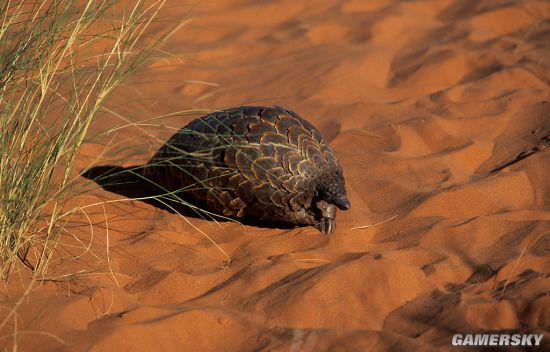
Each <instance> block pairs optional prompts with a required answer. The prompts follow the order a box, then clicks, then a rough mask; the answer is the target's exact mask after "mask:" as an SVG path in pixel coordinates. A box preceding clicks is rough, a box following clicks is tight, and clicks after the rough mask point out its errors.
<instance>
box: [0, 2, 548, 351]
mask: <svg viewBox="0 0 550 352" xmlns="http://www.w3.org/2000/svg"><path fill="white" fill-rule="evenodd" d="M260 4H261V5H260ZM170 7H171V8H170V11H169V13H167V15H168V16H174V14H176V13H182V14H183V13H184V12H185V11H187V10H188V8H186V7H184V6H182V5H179V2H177V1H173V2H172V4H171V5H170ZM192 17H193V21H192V22H191V23H190V24H189V25H188V26H187V27H185V29H184V30H183V31H182V32H181V33H180V34H179V35H178V36H177V37H176V38H175V39H174V40H172V41H171V43H170V44H169V45H168V48H167V50H175V51H176V52H178V53H183V54H184V55H183V57H184V64H183V65H182V64H181V62H180V61H179V60H178V59H177V58H175V57H171V58H167V59H166V60H162V61H159V62H157V63H156V64H155V65H153V67H151V68H150V69H148V70H147V71H146V72H145V73H143V74H141V75H140V76H139V77H136V78H135V79H134V80H133V81H131V82H130V85H129V86H127V87H126V89H123V90H121V91H119V92H118V93H117V95H116V96H115V97H114V98H113V99H112V101H111V102H110V104H111V106H112V107H113V108H114V109H116V111H117V112H119V113H120V114H124V115H127V116H130V117H131V118H133V119H134V120H137V119H145V118H148V117H151V116H154V115H159V114H162V113H168V112H172V111H178V110H183V109H191V108H209V107H221V106H232V105H240V104H275V105H282V106H285V107H288V108H291V109H294V110H296V111H297V112H299V113H300V114H301V115H302V116H304V117H306V118H308V119H309V120H310V121H312V122H313V123H314V124H315V125H316V126H318V128H319V129H320V130H321V132H323V133H324V134H325V135H326V137H327V138H328V139H329V140H330V143H331V145H332V146H333V148H334V150H335V151H336V153H337V154H338V155H339V157H340V158H341V162H342V164H343V168H344V171H345V176H346V181H347V185H348V194H349V197H350V200H351V203H352V208H351V210H350V211H348V212H339V213H338V222H337V224H338V227H337V230H336V232H335V233H334V234H333V235H331V236H323V235H321V234H319V233H318V232H317V231H316V230H315V229H313V228H300V229H292V230H284V229H269V228H256V227H251V226H244V227H243V226H240V225H238V224H233V223H222V224H221V226H220V225H217V224H215V223H213V222H209V221H203V220H200V219H196V218H188V219H187V220H185V219H182V218H180V217H179V216H178V215H175V214H172V213H170V212H168V211H165V210H161V209H158V208H157V207H155V206H153V205H151V204H147V203H144V202H141V201H138V200H133V201H125V202H117V203H109V204H106V205H104V206H95V207H91V208H87V214H86V216H88V217H89V219H90V221H91V222H92V223H93V224H95V227H94V229H95V230H94V233H93V241H91V245H90V250H89V251H84V250H83V248H82V245H78V242H77V241H76V240H75V239H70V238H68V239H66V244H67V245H65V246H62V247H61V248H60V249H59V253H58V257H57V258H58V260H57V261H56V262H55V263H54V265H53V266H52V274H51V275H52V278H51V279H52V280H51V281H46V282H44V283H43V284H42V285H40V286H37V287H35V289H33V291H32V292H31V294H30V298H29V299H27V300H25V301H24V303H23V304H22V306H21V308H20V320H19V323H18V329H19V331H21V332H24V331H30V332H28V333H21V334H20V336H19V340H18V342H19V344H20V347H21V349H22V350H92V351H152V350H166V351H169V350H182V351H183V350H189V351H191V350H199V349H201V350H226V351H246V350H258V349H260V350H262V349H265V350H276V351H279V350H284V351H302V350H303V351H314V350H315V351H320V350H336V347H339V348H340V350H361V351H364V350H372V351H382V350H393V351H403V350H406V349H408V350H411V351H415V350H422V351H431V350H433V351H437V350H449V351H451V350H452V351H458V350H460V349H457V348H453V347H451V346H450V341H451V336H452V335H453V334H454V333H463V334H464V333H473V332H481V331H485V330H488V331H501V330H506V331H508V330H513V331H517V330H521V331H529V332H537V333H545V334H546V337H545V339H546V343H550V335H549V329H550V297H549V295H548V293H549V292H550V279H549V275H550V274H549V271H550V270H548V269H549V268H550V261H549V251H550V182H548V173H549V172H550V153H549V152H548V150H550V149H545V147H546V146H548V145H549V144H550V141H549V138H550V137H549V135H550V101H549V99H550V91H549V83H550V46H549V45H550V44H549V43H550V20H549V18H550V4H549V3H548V2H546V1H536V0H533V1H506V0H492V1H490V0H489V1H469V0H468V1H466V0H454V1H439V0H438V1H397V0H388V1H383V0H377V1H363V0H348V1H345V0H327V1H291V0H276V1H266V2H259V1H253V0H231V1H229V0H223V1H218V2H216V3H213V2H203V3H200V4H199V5H198V7H196V8H194V9H193V10H192ZM205 82H206V83H205ZM190 119H192V117H191V116H174V117H170V118H166V119H164V120H163V122H162V123H163V124H164V125H165V127H162V128H158V127H152V126H145V127H143V128H144V129H145V130H146V131H147V132H148V133H149V135H146V134H145V133H144V132H143V131H141V130H139V129H137V128H126V129H121V130H119V131H118V132H117V133H116V134H115V135H112V136H108V137H109V138H106V139H105V140H100V141H97V142H91V143H89V144H87V145H86V146H85V147H84V148H83V151H82V155H81V161H80V165H81V168H82V169H85V168H87V167H88V166H89V165H90V162H91V161H92V160H93V159H94V158H95V157H97V155H98V154H100V153H101V152H102V151H104V150H105V145H106V144H107V143H108V142H109V143H111V146H112V145H114V146H115V147H125V146H131V147H132V148H131V149H130V150H126V149H123V150H122V151H120V150H118V149H117V150H118V152H117V153H111V152H107V153H106V154H105V156H104V159H102V160H100V161H98V162H97V164H99V165H116V166H122V167H128V166H131V165H136V164H143V163H144V162H146V161H147V160H148V158H149V157H150V156H151V155H152V154H153V152H154V151H155V150H156V148H158V147H159V146H160V145H161V143H162V141H163V140H165V139H166V138H167V137H168V136H170V135H171V134H172V133H173V130H172V129H170V128H167V127H166V126H173V127H179V126H182V125H184V124H185V123H186V122H187V121H189V120H190ZM100 122H101V123H100V124H99V125H97V126H95V128H96V131H97V130H101V129H102V128H106V127H110V126H112V125H113V124H115V123H120V122H121V121H120V120H118V119H117V118H115V117H113V116H103V117H102V119H101V120H100ZM136 136H138V137H136ZM115 149H116V148H115ZM115 149H111V151H112V150H115ZM119 193H120V192H119ZM123 197H124V196H123V195H121V194H118V193H116V192H109V191H107V190H104V189H101V188H96V189H95V190H94V191H92V192H90V194H88V195H86V196H81V197H79V198H77V199H75V200H74V201H75V203H78V204H90V203H93V202H100V201H103V200H113V199H121V198H123ZM395 216H397V217H395ZM389 218H393V219H392V220H390V221H387V222H385V223H382V224H379V225H377V226H374V227H370V228H364V229H354V228H355V227H359V226H364V225H369V224H373V223H376V222H379V221H382V220H385V219H389ZM73 222H74V223H73V225H74V234H75V236H76V238H78V239H80V240H81V241H82V242H83V243H84V244H88V243H90V240H91V237H90V231H89V227H88V226H87V222H88V220H87V219H86V217H85V216H84V215H82V216H79V217H77V218H75V219H73ZM195 227H197V228H198V229H200V231H202V232H203V233H204V234H206V235H208V236H209V237H210V239H211V240H212V241H213V242H215V243H216V244H217V245H214V244H213V243H212V241H210V240H209V239H208V238H206V236H205V235H204V234H201V233H200V232H199V231H198V230H197V229H195ZM71 243H72V244H76V246H74V247H71V246H69V245H68V244H71ZM218 246H219V248H218ZM220 249H221V250H223V251H224V252H225V253H227V255H228V256H229V257H230V259H231V263H230V265H229V266H228V258H227V257H226V255H224V253H223V252H222V251H221V250H220ZM75 256H77V258H75ZM107 259H108V260H107ZM79 271H82V272H80V273H79V274H77V275H71V276H63V274H65V273H74V272H79ZM21 275H23V277H24V275H25V274H21ZM18 280H19V276H18V275H16V276H14V279H13V280H12V281H11V283H10V285H11V286H13V287H16V286H17V285H18V282H17V281H18ZM19 285H20V284H19ZM12 292H13V291H12ZM16 300H17V295H15V294H12V295H11V296H10V297H8V302H7V304H6V306H7V307H9V306H10V304H13V302H15V301H16ZM0 314H1V313H0ZM12 328H13V326H11V327H7V328H6V329H7V331H4V332H3V333H2V334H4V335H7V334H9V333H10V329H12ZM6 329H5V330H6ZM37 332H42V333H41V334H39V333H37ZM46 333H47V334H51V335H46ZM53 335H55V336H56V338H54V337H52V336H53ZM61 340H62V341H63V343H61V342H60V341H61ZM2 343H6V344H7V346H9V345H10V344H11V343H12V340H11V337H10V338H6V339H4V340H2Z"/></svg>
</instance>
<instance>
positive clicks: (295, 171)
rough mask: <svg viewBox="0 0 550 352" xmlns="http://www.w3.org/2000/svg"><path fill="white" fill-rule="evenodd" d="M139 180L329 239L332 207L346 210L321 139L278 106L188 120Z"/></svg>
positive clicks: (337, 172) (339, 177)
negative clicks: (311, 229)
mask: <svg viewBox="0 0 550 352" xmlns="http://www.w3.org/2000/svg"><path fill="white" fill-rule="evenodd" d="M143 174H144V176H145V177H147V178H148V179H150V180H151V181H152V182H154V183H155V184H157V185H159V186H161V187H162V188H163V189H165V190H166V191H171V192H185V193H187V194H188V195H191V197H192V198H194V199H195V200H196V201H198V202H200V203H202V204H204V205H206V206H207V207H208V208H209V209H211V210H213V211H215V212H218V213H221V214H223V215H225V216H228V217H231V218H234V219H243V218H247V217H249V218H254V219H256V220H260V221H266V222H267V221H269V222H275V223H286V224H291V225H296V226H308V225H310V226H314V227H315V228H317V229H318V230H319V231H321V232H322V233H331V232H333V231H334V228H335V217H336V207H338V208H340V209H343V210H347V209H349V207H350V203H349V201H348V199H347V196H346V190H345V184H344V177H343V173H342V168H341V167H340V165H339V163H338V160H337V159H336V156H335V155H334V152H333V151H332V149H331V148H330V147H329V146H328V143H327V142H326V140H325V139H324V138H323V137H322V136H321V134H320V133H319V131H318V130H317V129H316V128H315V127H314V126H313V125H312V124H310V123H309V122H308V121H306V120H305V119H303V118H302V117H300V116H298V115H297V114H296V113H294V112H292V111H289V110H285V109H283V108H280V107H254V106H242V107H236V108H230V109H226V110H221V111H217V112H213V113H211V114H208V115H206V116H204V117H201V118H199V119H196V120H193V121H192V122H191V123H189V124H188V125H187V126H185V127H183V128H182V129H181V130H179V131H178V132H177V133H176V134H174V135H173V136H172V137H171V138H170V139H169V140H168V141H167V142H166V144H164V145H163V146H162V147H161V148H160V149H159V150H158V151H157V153H156V154H155V155H154V156H153V158H152V159H151V160H150V161H149V163H148V164H147V165H146V167H145V168H144V170H143Z"/></svg>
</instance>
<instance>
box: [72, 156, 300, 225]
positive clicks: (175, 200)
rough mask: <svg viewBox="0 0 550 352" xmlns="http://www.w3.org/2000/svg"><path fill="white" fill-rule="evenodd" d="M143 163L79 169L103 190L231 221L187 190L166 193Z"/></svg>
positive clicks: (192, 214) (168, 208)
mask: <svg viewBox="0 0 550 352" xmlns="http://www.w3.org/2000/svg"><path fill="white" fill-rule="evenodd" d="M143 167H144V166H141V165H136V166H131V167H127V168H125V167H121V166H114V165H102V166H94V167H91V168H89V169H87V170H85V171H84V172H82V174H81V176H83V177H85V178H87V179H89V180H91V181H94V182H95V183H97V184H98V185H99V186H101V187H102V188H103V189H104V190H106V191H109V192H113V193H116V194H119V195H122V196H124V197H126V198H130V199H134V200H136V201H141V202H144V203H147V204H150V205H152V206H154V207H156V208H158V209H162V210H166V211H168V212H170V213H172V214H176V213H178V214H180V215H182V216H187V217H192V218H197V219H204V220H210V221H214V220H216V221H220V222H227V221H230V219H227V218H225V217H223V216H221V215H218V214H216V213H214V212H212V211H211V210H210V209H208V207H207V206H206V205H205V204H201V203H198V202H197V201H196V200H195V199H193V198H192V197H191V196H190V195H189V194H186V193H184V192H180V193H177V194H176V195H170V194H167V193H169V192H167V191H166V190H164V189H162V188H161V187H159V186H157V185H155V183H154V182H153V181H151V180H149V179H147V178H146V177H145V176H143V175H142V174H141V171H142V170H143ZM239 221H240V222H241V223H243V224H246V225H252V226H256V227H263V228H279V229H290V228H294V227H295V226H292V225H289V224H285V223H280V222H265V221H260V220H258V219H255V218H252V217H248V218H244V219H239Z"/></svg>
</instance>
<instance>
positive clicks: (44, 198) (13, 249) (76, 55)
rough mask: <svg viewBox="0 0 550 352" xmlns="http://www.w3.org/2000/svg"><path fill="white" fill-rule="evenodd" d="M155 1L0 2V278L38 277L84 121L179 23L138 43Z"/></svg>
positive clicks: (68, 189)
mask: <svg viewBox="0 0 550 352" xmlns="http://www.w3.org/2000/svg"><path fill="white" fill-rule="evenodd" d="M164 2H165V1H153V2H150V1H149V2H147V3H145V2H144V1H141V0H137V1H135V2H129V3H128V4H130V5H128V7H122V6H121V5H120V4H118V3H117V1H94V0H83V1H82V0H80V1H77V0H51V1H11V0H6V1H2V2H0V155H1V156H2V157H1V159H0V276H1V277H2V278H7V276H8V274H9V273H10V270H11V268H13V265H14V263H15V262H16V261H17V260H21V261H22V262H23V263H25V264H26V265H27V266H29V267H30V268H32V270H33V271H34V274H35V275H43V274H44V273H45V271H46V268H47V267H48V263H49V262H50V259H51V257H52V253H53V250H54V248H55V246H56V244H57V243H59V240H60V238H61V236H62V235H63V234H64V233H65V232H66V229H65V228H64V226H63V224H64V223H65V222H66V221H68V217H70V215H71V214H72V213H74V212H72V211H70V210H69V211H68V210H67V209H65V205H66V204H67V201H68V199H70V197H71V195H72V194H74V192H75V189H74V185H75V182H74V181H75V179H76V177H75V170H74V166H75V159H76V157H77V155H78V151H79V148H80V146H81V145H82V143H83V141H84V139H85V137H86V135H87V132H88V129H89V127H90V124H91V123H92V122H93V120H94V116H95V115H96V113H97V112H98V111H99V110H100V109H101V107H102V105H103V104H104V102H105V100H106V98H107V97H108V96H109V95H110V94H111V93H112V92H113V90H115V88H117V87H118V86H119V85H120V84H121V83H122V82H123V81H124V80H125V79H126V78H127V77H129V76H130V75H131V74H132V73H134V72H135V71H136V70H137V69H138V68H139V67H141V66H142V65H143V64H144V63H146V62H147V60H148V59H149V58H150V57H151V54H152V53H154V52H155V51H156V50H157V48H158V46H159V45H160V44H162V43H163V41H164V40H165V39H166V38H167V37H168V36H170V35H171V34H173V33H174V32H175V30H177V29H178V28H179V26H180V25H181V24H179V25H175V26H174V27H173V28H170V30H168V31H167V32H165V33H163V34H160V35H158V36H156V37H155V38H154V39H150V38H147V37H146V36H145V35H144V33H145V31H146V29H147V27H149V26H150V25H151V23H152V22H153V21H154V19H155V18H156V17H158V13H159V11H160V9H161V8H162V7H163V5H164ZM76 211H78V210H75V212H76Z"/></svg>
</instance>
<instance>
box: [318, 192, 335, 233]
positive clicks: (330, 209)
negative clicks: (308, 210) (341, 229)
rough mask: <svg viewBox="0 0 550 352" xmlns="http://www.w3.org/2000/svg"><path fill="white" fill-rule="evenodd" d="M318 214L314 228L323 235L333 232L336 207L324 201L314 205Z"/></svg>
mask: <svg viewBox="0 0 550 352" xmlns="http://www.w3.org/2000/svg"><path fill="white" fill-rule="evenodd" d="M315 205H316V206H317V209H319V212H320V218H319V219H317V221H316V223H315V228H316V229H317V230H319V231H321V232H322V233H324V234H330V233H333V232H334V229H335V228H336V206H334V205H333V204H329V203H327V202H326V201H324V200H320V201H317V202H316V203H315Z"/></svg>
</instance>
